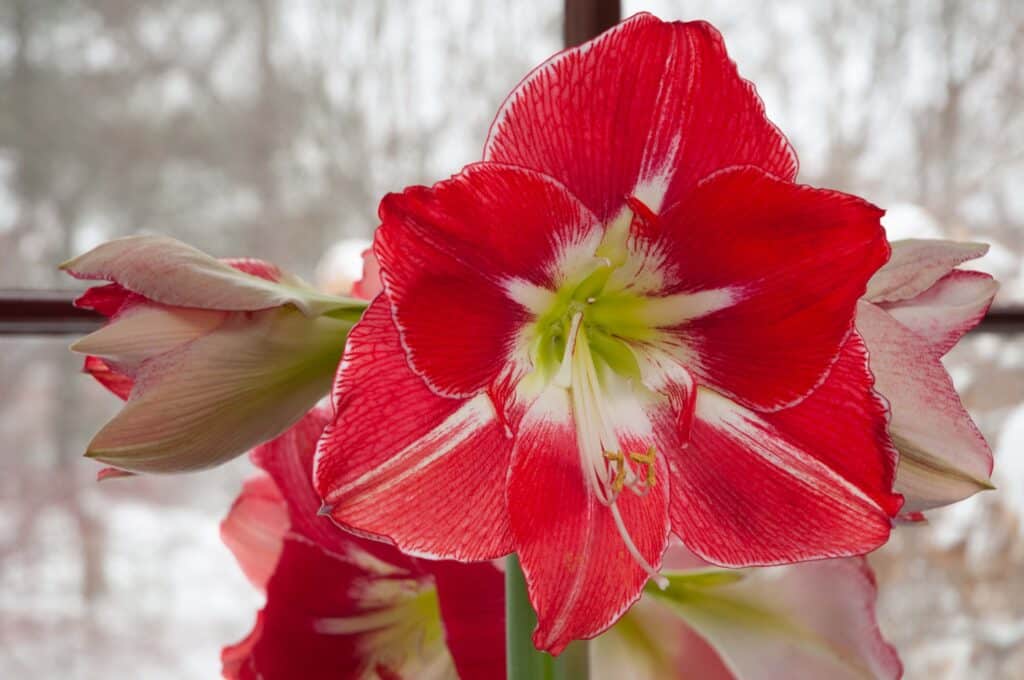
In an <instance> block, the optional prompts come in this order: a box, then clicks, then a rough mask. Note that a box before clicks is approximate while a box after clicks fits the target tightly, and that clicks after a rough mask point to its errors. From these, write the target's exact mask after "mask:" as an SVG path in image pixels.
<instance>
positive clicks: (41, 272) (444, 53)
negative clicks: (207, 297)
mask: <svg viewBox="0 0 1024 680" xmlns="http://www.w3.org/2000/svg"><path fill="white" fill-rule="evenodd" d="M618 4H619V3H618V2H614V1H613V2H608V1H603V2H602V1H601V0H592V1H590V2H586V1H581V0H568V2H567V3H566V8H567V12H568V13H567V14H566V15H565V16H564V20H565V21H566V28H567V35H568V37H569V39H570V40H573V41H578V40H580V39H583V38H585V37H588V36H589V35H592V34H593V33H595V32H596V31H597V30H599V29H600V28H601V27H602V26H605V25H608V24H609V23H610V22H612V21H614V18H613V17H614V16H617V9H618V8H617V5H618ZM622 5H623V8H622V9H623V16H627V15H629V14H632V13H633V12H636V11H640V10H649V11H652V12H654V13H656V14H658V15H659V16H661V17H663V18H666V19H672V18H680V19H689V18H706V19H708V20H710V21H711V22H712V23H714V24H715V25H716V26H717V27H718V28H719V29H720V30H722V32H723V33H724V34H725V37H726V41H727V44H728V45H729V48H730V50H731V54H732V56H733V58H734V59H735V60H736V61H737V63H738V64H739V68H740V72H741V73H742V74H743V75H744V76H746V77H748V78H750V79H752V80H753V81H754V82H755V83H757V86H758V90H759V92H760V93H761V94H762V96H763V98H764V100H765V104H766V107H767V110H768V114H769V116H770V117H771V118H772V119H773V120H775V121H776V122H777V123H778V124H779V125H780V127H781V128H782V129H783V130H784V131H785V132H786V133H787V134H788V135H789V136H790V138H791V139H792V141H793V143H794V145H795V146H796V149H797V152H798V154H799V155H800V158H801V161H802V163H803V165H802V169H801V174H800V177H801V180H802V181H804V182H807V183H809V184H815V185H821V186H830V187H835V188H839V189H843V190H847V191H850V192H853V193H857V194H859V195H862V196H865V197H867V198H869V199H870V200H872V201H874V202H875V203H877V204H879V205H881V206H883V207H886V208H888V209H889V215H888V217H887V226H888V228H889V229H890V233H891V234H892V235H893V237H894V238H898V237H940V236H941V237H947V238H956V239H976V240H983V241H988V242H991V243H993V248H992V252H991V253H990V254H989V255H988V256H986V258H985V259H984V260H982V261H981V265H980V266H981V267H982V268H984V269H986V270H988V271H990V272H991V273H993V274H995V275H996V276H997V277H998V278H999V279H1000V280H1001V281H1002V282H1003V289H1002V291H1001V292H1000V295H999V297H998V298H997V308H996V309H995V310H994V311H993V313H991V314H990V317H989V319H988V320H987V321H986V326H985V329H987V330H982V331H980V332H975V333H974V334H972V335H971V336H970V337H969V338H968V340H967V341H966V342H965V343H964V344H963V345H962V346H961V347H958V348H957V349H956V350H955V351H954V352H953V353H952V355H951V356H950V357H949V358H948V365H949V367H950V369H951V371H952V373H953V375H954V377H955V378H956V380H957V383H958V387H960V389H961V391H962V394H963V397H964V401H965V403H966V404H967V406H968V408H969V409H970V410H971V412H972V414H973V415H974V416H975V417H976V419H977V420H978V422H979V425H980V426H981V427H982V429H983V430H984V432H985V434H986V436H987V437H988V438H989V441H990V443H991V444H992V446H993V449H994V450H995V452H996V461H997V462H996V475H995V482H996V484H997V486H999V487H1000V491H999V492H997V493H989V494H981V495H979V496H977V497H975V498H973V499H971V500H969V501H967V502H965V503H963V504H960V505H957V506H955V507H953V508H950V509H947V510H944V511H939V512H936V513H934V514H933V515H932V519H931V522H930V524H929V525H927V526H913V527H901V528H900V530H899V531H897V532H896V533H895V534H894V539H893V541H892V543H891V544H890V545H888V546H887V547H886V548H885V549H884V550H883V551H881V552H880V553H879V554H877V555H875V556H874V557H873V563H874V565H875V566H876V568H877V569H878V572H879V580H880V583H881V585H882V589H881V593H882V599H881V615H882V623H883V627H884V629H885V631H886V633H887V635H888V636H889V637H890V639H891V640H892V641H893V642H894V643H895V644H896V645H897V646H898V647H899V649H900V652H901V654H902V656H903V658H904V662H905V664H906V672H907V676H908V677H929V678H950V679H951V678H964V677H1012V676H1013V669H1017V668H1020V666H1021V665H1022V664H1024V633H1022V631H1021V629H1020V624H1019V621H1021V620H1022V619H1024V598H1022V597H1021V596H1020V594H1021V593H1024V538H1022V536H1021V533H1020V530H1019V526H1020V525H1021V522H1022V521H1024V486H1022V482H1021V479H1024V477H1022V474H1024V473H1022V471H1021V469H1020V466H1019V465H1018V464H1016V463H1015V462H1014V461H1015V460H1016V459H1017V458H1019V456H1020V453H1021V451H1022V450H1024V406H1021V385H1024V311H1022V310H1024V307H1022V305H1024V263H1022V258H1024V200H1022V198H1021V196H1022V194H1021V192H1020V191H1019V187H1020V186H1022V185H1024V124H1022V123H1024V116H1022V115H1021V113H1022V108H1024V70H1022V69H1020V67H1019V55H1020V54H1021V52H1022V50H1024V5H1022V4H1020V3H1017V2H1015V0H993V1H992V2H987V3H970V2H955V1H952V0H944V1H942V2H931V3H899V2H889V1H887V0H862V2H859V3H849V2H845V1H843V0H779V1H778V2H774V3H762V2H755V1H754V0H736V1H734V2H730V3H723V2H716V1H713V0H686V1H685V2H683V0H626V1H625V2H623V3H622ZM609 13H610V14H609ZM562 30H563V11H562V8H561V7H560V6H559V4H558V3H553V2H547V1H545V0H525V1H523V0H498V1H497V2H487V3H482V2H472V0H461V1H453V0H450V1H448V2H445V1H443V0H417V1H416V2H406V1H404V0H352V1H350V2H338V1H337V0H295V1H292V0H227V1H225V2H219V3H215V2H208V1H207V0H138V1H136V2H107V1H105V0H79V1H78V2H74V3H43V2H36V1H35V0H7V1H6V2H3V3H0V92H3V93H4V96H3V97H0V253H2V254H3V255H2V267H0V289H4V290H2V291H0V400H2V401H0V403H2V405H3V406H2V408H0V440H2V441H3V442H5V453H4V454H3V455H0V638H2V639H3V640H4V641H5V644H4V645H3V646H2V648H0V675H4V676H10V677H22V676H28V675H29V674H30V673H32V674H35V675H38V676H41V677H49V676H51V675H53V676H56V675H58V674H63V675H68V674H69V673H68V671H71V673H70V675H72V676H76V677H77V676H82V677H110V678H120V677H124V678H137V677H145V678H181V677H213V676H215V675H216V673H217V669H218V652H219V648H220V646H221V645H223V644H227V643H230V642H234V641H236V640H238V639H240V638H241V637H242V636H243V635H244V634H245V633H246V632H247V631H248V630H249V627H250V626H251V623H252V620H253V616H254V613H255V611H256V609H257V608H258V607H259V602H260V597H259V596H258V595H257V594H256V593H254V592H253V591H252V589H251V587H250V586H249V585H248V583H246V582H245V580H244V577H243V576H242V574H241V572H240V571H239V570H238V569H237V568H236V567H235V565H234V562H233V560H232V558H231V556H230V554H229V553H228V552H227V550H226V549H224V548H223V547H222V546H221V545H220V542H219V538H218V536H217V523H218V522H219V520H220V519H221V517H223V515H224V514H225V513H226V511H227V508H228V506H229V505H230V502H231V501H232V500H233V498H234V497H235V495H236V493H237V491H238V488H239V484H240V481H241V479H243V478H244V477H245V476H246V475H247V474H248V473H249V468H248V464H247V463H246V461H244V460H239V461H236V462H235V463H233V464H231V465H228V466H225V467H223V468H219V469H217V470H215V471H212V472H207V473H203V474H200V475H189V476H179V477H167V478H159V477H157V478H150V477H147V478H138V479H133V480H130V481H124V480H112V481H109V482H104V483H103V484H100V485H97V484H96V483H95V481H94V475H95V471H96V467H95V466H94V465H93V464H91V463H89V462H86V461H82V460H80V458H79V453H80V452H81V451H82V450H84V446H85V443H86V442H87V441H88V438H89V436H90V435H91V433H92V432H93V430H94V429H95V428H96V427H97V426H98V424H99V423H101V422H103V421H104V419H105V418H106V417H107V416H108V415H110V414H111V413H113V412H114V410H115V409H116V408H117V401H116V399H115V398H114V397H112V396H109V395H107V394H106V393H105V392H104V391H103V390H102V389H101V388H100V387H99V386H97V385H94V384H93V383H92V382H91V381H89V380H87V379H85V378H84V377H80V376H77V375H76V374H75V372H76V370H77V368H78V360H77V359H76V358H74V357H72V356H71V355H70V354H69V353H68V352H67V351H66V345H67V343H68V339H67V338H68V337H70V336H71V335H72V334H74V333H78V332H82V331H83V330H85V329H87V328H88V327H89V326H90V325H91V324H93V323H95V321H93V320H92V319H91V317H90V316H89V315H88V314H81V313H76V312H75V311H74V310H72V309H71V307H70V299H71V297H72V294H71V292H70V289H72V288H74V287H75V284H74V282H72V281H70V280H69V279H68V278H67V277H65V276H63V275H61V274H59V273H58V272H57V271H56V270H55V267H54V265H55V263H57V262H60V261H61V260H63V259H65V258H67V257H69V256H70V255H72V254H75V253H78V252H81V251H83V250H84V249H86V248H88V247H90V246H92V245H94V244H96V243H98V242H100V241H102V240H105V239H109V238H112V237H116V236H119V235H123V234H128V233H135V232H138V231H157V232H162V233H167V234H170V235H173V236H176V237H179V238H181V239H183V240H186V241H188V242H189V243H193V244H195V245H197V246H198V247H201V248H203V249H204V250H207V251H208V252H211V253H214V254H217V255H222V256H257V257H266V258H268V259H272V260H274V261H275V262H276V263H278V264H280V265H281V266H283V267H285V268H287V269H290V270H292V271H294V272H297V273H299V274H300V275H302V276H304V277H306V278H307V279H310V280H317V279H318V278H319V279H321V280H323V275H324V268H323V267H321V268H319V269H318V266H317V265H318V264H321V263H329V262H330V258H331V251H332V248H335V247H337V246H336V245H335V244H337V243H338V242H339V241H343V240H345V239H366V238H368V237H369V235H370V233H371V232H372V230H373V228H374V227H375V226H376V217H375V211H376V203H377V201H378V199H379V197H380V196H381V195H383V194H384V193H385V192H387V191H392V190H397V189H400V188H402V187H404V186H406V185H409V184H415V183H418V182H431V181H434V180H436V179H438V178H441V177H445V176H447V175H449V174H451V173H452V172H454V171H456V170H457V169H458V168H460V167H461V166H462V165H463V164H465V163H467V162H470V161H472V160H475V159H476V158H478V156H479V154H480V149H481V146H482V143H483V139H484V137H485V135H486V131H487V126H488V125H489V123H490V119H491V116H492V115H493V113H494V111H495V110H496V109H497V107H498V105H499V104H500V102H501V99H502V98H503V97H504V95H505V94H506V93H507V92H508V91H509V90H510V89H511V87H512V86H513V85H514V84H515V83H516V82H517V81H518V80H519V79H520V78H521V76H522V75H523V74H524V73H526V72H527V71H528V70H529V69H530V68H531V67H533V66H534V65H535V64H537V63H538V62H540V61H541V60H542V59H544V58H545V57H547V56H548V55H549V54H551V53H553V52H555V51H556V50H557V49H559V47H560V46H561V44H562V39H563V35H562ZM990 331H998V333H993V332H990Z"/></svg>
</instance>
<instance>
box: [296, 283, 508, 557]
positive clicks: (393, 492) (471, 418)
mask: <svg viewBox="0 0 1024 680" xmlns="http://www.w3.org/2000/svg"><path fill="white" fill-rule="evenodd" d="M334 398H335V411H336V413H337V415H336V417H335V419H334V421H333V422H332V423H331V424H330V425H329V426H328V428H327V430H326V431H325V432H324V435H323V438H322V439H321V441H320V445H319V451H318V455H317V460H316V470H315V475H314V478H315V484H316V488H317V490H318V491H319V492H320V494H321V496H322V497H323V499H324V501H325V503H327V504H328V505H329V506H331V507H332V512H331V515H332V517H334V519H335V520H337V521H338V522H340V523H342V524H343V525H346V526H350V527H354V528H358V529H359V530H361V531H364V532H370V533H372V534H376V535H379V536H385V537H387V538H389V539H391V540H392V541H394V543H395V544H396V545H397V546H398V547H399V548H400V549H401V550H403V551H405V552H409V553H413V554H418V555H430V556H436V557H446V558H453V559H459V560H483V559H492V558H495V557H498V556H501V555H505V554H507V553H509V552H511V550H512V543H511V537H510V535H509V530H508V520H507V516H506V508H505V498H504V493H503V492H504V488H505V475H506V473H507V470H508V457H509V452H510V449H511V441H510V440H509V439H508V438H507V437H506V436H505V433H504V429H503V428H502V427H501V426H500V425H499V424H498V421H497V420H496V418H495V416H494V409H493V407H492V406H491V403H490V401H489V400H488V399H487V397H486V396H484V395H481V396H478V397H476V398H474V399H471V400H459V399H446V398H444V397H439V396H437V395H435V394H434V393H432V392H431V391H430V390H429V389H428V388H427V386H426V385H425V384H424V383H423V381H422V380H421V379H420V378H419V377H417V376H416V375H415V374H414V373H413V372H412V371H411V370H410V369H409V366H408V364H407V363H406V359H405V356H404V353H403V352H402V348H401V345H400V343H399V338H398V332H397V331H396V330H395V326H394V323H393V322H392V321H391V316H390V314H389V312H388V300H387V298H386V297H385V296H383V295H382V296H379V297H377V299H376V300H375V301H374V302H373V303H371V304H370V307H369V309H367V311H366V313H365V314H364V315H363V318H362V320H361V321H360V322H359V323H358V324H357V325H356V327H355V328H354V329H353V330H352V332H351V334H350V335H349V339H348V345H347V347H346V350H345V358H344V360H343V361H342V364H341V369H340V370H339V372H338V379H337V382H336V383H335V390H334Z"/></svg>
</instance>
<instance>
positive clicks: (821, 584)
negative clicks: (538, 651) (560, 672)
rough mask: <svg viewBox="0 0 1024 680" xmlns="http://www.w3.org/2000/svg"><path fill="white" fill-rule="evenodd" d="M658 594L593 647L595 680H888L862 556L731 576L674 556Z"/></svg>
mask: <svg viewBox="0 0 1024 680" xmlns="http://www.w3.org/2000/svg"><path fill="white" fill-rule="evenodd" d="M665 563H666V568H670V567H671V568H673V569H674V571H672V572H671V574H670V577H669V578H670V580H671V585H670V586H669V588H667V589H666V590H665V591H661V590H659V589H657V588H651V587H648V589H647V592H646V593H645V595H644V597H643V598H641V600H640V602H638V603H637V604H636V605H635V606H634V607H633V608H632V609H630V610H629V612H628V613H627V614H626V615H625V616H624V617H623V618H622V619H620V620H619V621H618V622H617V623H616V624H615V625H614V626H613V627H612V628H611V629H610V630H608V631H607V632H606V633H604V634H603V635H601V636H600V637H599V638H597V639H596V640H595V641H594V642H593V643H592V644H591V669H592V671H591V676H592V677H593V678H594V680H603V679H608V680H613V679H617V678H631V679H632V680H688V679H690V678H699V679H700V680H820V679H821V678H830V679H832V680H863V679H865V678H874V679H875V680H894V679H895V678H899V677H900V676H901V675H902V671H903V669H902V664H901V663H900V660H899V657H898V656H897V654H896V650H895V649H893V647H892V646H891V645H890V644H888V643H887V642H886V641H885V639H884V638H883V637H882V634H881V632H880V631H879V628H878V622H877V621H876V618H875V600H876V597H877V588H876V587H875V577H874V574H873V572H872V571H871V567H870V566H868V564H867V561H866V560H865V559H864V558H861V557H851V558H844V559H835V560H822V561H818V562H809V563H806V564H795V565H787V566H781V567H764V568H755V569H743V570H736V571H729V570H723V569H714V568H710V567H709V565H707V564H706V563H702V562H701V561H700V560H699V559H696V558H695V557H694V556H693V555H688V554H687V553H686V551H685V550H683V549H680V548H678V547H673V548H670V549H669V552H668V554H667V555H666V558H665Z"/></svg>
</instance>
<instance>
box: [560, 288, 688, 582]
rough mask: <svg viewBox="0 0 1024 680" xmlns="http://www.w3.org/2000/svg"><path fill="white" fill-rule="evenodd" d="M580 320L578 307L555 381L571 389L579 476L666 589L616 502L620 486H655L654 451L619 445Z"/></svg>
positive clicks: (644, 490) (643, 491)
mask: <svg viewBox="0 0 1024 680" xmlns="http://www.w3.org/2000/svg"><path fill="white" fill-rule="evenodd" d="M587 302H588V303H589V300H588V301H587ZM582 321H583V311H576V312H575V313H574V314H573V316H572V321H571V323H570V327H569V334H568V337H567V338H566V343H565V353H564V355H563V357H562V363H561V365H560V366H559V368H558V373H557V374H556V375H555V379H554V380H555V384H557V385H558V386H560V387H563V388H565V389H568V390H569V393H570V397H571V400H572V410H573V421H574V423H575V425H576V442H577V446H578V448H579V454H580V466H581V468H582V470H583V477H584V480H585V481H586V483H587V485H588V486H589V487H590V488H591V490H592V491H593V492H594V495H595V496H597V499H598V500H599V501H600V502H601V503H602V504H603V505H606V506H608V509H609V510H610V511H611V513H612V517H613V518H614V520H615V526H616V528H617V529H618V532H619V535H620V536H621V537H622V541H623V543H624V544H625V545H626V550H627V551H629V554H630V555H631V556H632V557H633V559H634V560H636V562H637V564H639V565H640V566H641V567H642V568H643V569H644V571H646V572H647V574H648V575H649V576H650V577H651V578H652V579H653V580H654V581H655V582H656V583H657V584H658V586H659V587H661V588H662V589H664V588H667V587H668V579H666V578H665V577H664V576H662V575H661V574H659V573H658V571H657V570H656V569H654V567H652V566H651V565H650V563H649V562H648V561H647V560H646V559H644V556H643V555H641V554H640V550H639V549H638V548H637V547H636V543H634V542H633V538H632V537H631V536H630V535H629V530H628V529H627V528H626V524H625V522H624V521H623V520H622V513H620V512H619V508H618V505H617V499H618V496H619V494H620V493H621V492H622V491H623V490H624V489H629V490H630V491H632V492H634V493H636V494H638V495H644V494H646V493H647V492H648V491H649V490H650V487H651V486H653V485H654V483H655V479H654V455H655V452H654V450H653V447H652V448H650V449H648V450H647V451H646V452H644V453H628V452H626V451H624V450H623V447H622V445H621V443H620V441H619V438H618V436H617V435H616V434H615V429H614V427H613V426H612V419H611V417H610V415H609V413H608V404H607V402H606V399H605V398H604V392H603V389H602V386H601V383H600V379H599V376H598V373H597V366H596V365H595V362H594V357H593V355H592V353H591V351H590V343H589V342H588V340H587V337H586V334H587V330H586V327H585V326H584V325H583V323H582ZM630 462H632V463H638V464H642V465H644V466H646V470H647V473H646V475H644V476H642V477H641V476H640V475H638V474H637V473H636V471H635V470H634V468H633V466H632V465H631V464H630Z"/></svg>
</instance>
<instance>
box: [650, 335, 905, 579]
mask: <svg viewBox="0 0 1024 680" xmlns="http://www.w3.org/2000/svg"><path fill="white" fill-rule="evenodd" d="M864 362H865V356H864V352H863V349H862V348H861V347H860V346H859V342H857V341H856V340H855V339H854V340H851V342H850V343H849V344H848V345H847V347H846V349H844V352H843V357H842V358H841V359H840V361H839V362H838V363H837V364H836V368H835V369H834V375H830V377H829V379H828V380H827V381H826V382H825V383H824V384H823V385H822V386H821V387H820V388H819V389H818V390H817V391H815V392H814V393H813V394H812V395H811V396H810V397H808V398H807V399H805V400H804V401H803V402H802V403H801V404H799V405H798V406H796V407H793V408H791V409H787V410H784V411H779V412H776V413H769V414H758V413H755V412H753V411H750V410H749V409H746V408H744V407H743V406H740V405H739V404H736V403H735V402H733V401H731V400H729V399H727V398H726V397H723V396H721V395H719V394H716V393H714V392H711V391H709V390H706V389H698V394H697V404H696V416H695V418H694V422H693V429H692V432H691V436H690V441H689V445H688V446H687V448H686V449H685V451H684V452H683V454H682V456H680V457H679V458H677V459H673V460H672V461H670V470H671V476H672V505H671V510H670V511H671V515H672V528H673V531H674V532H675V533H676V534H678V535H679V537H680V538H681V539H682V540H683V542H684V543H685V544H686V545H687V547H688V548H689V549H690V550H692V551H693V552H695V553H697V554H698V555H700V556H701V557H703V558H704V559H706V560H708V561H710V562H713V563H715V564H719V565H723V566H733V567H738V566H748V565H763V564H781V563H787V562H797V561H803V560H812V559H821V558H824V557H837V556H846V555H856V554H862V553H866V552H869V551H871V550H873V549H875V548H877V547H878V546H880V545H881V544H882V543H884V542H885V540H886V539H887V538H888V536H889V530H890V526H891V520H890V518H891V517H892V516H893V515H895V514H896V512H897V511H898V510H899V508H900V499H899V497H898V496H894V495H892V494H891V493H890V492H889V489H890V488H891V484H892V477H893V467H894V465H895V451H894V450H893V449H892V445H891V443H890V442H889V439H888V435H887V434H886V414H885V408H884V404H883V403H882V402H881V401H880V400H879V399H878V398H877V396H876V395H875V394H874V393H872V392H871V390H870V384H871V383H870V374H868V373H867V370H866V367H865V364H864Z"/></svg>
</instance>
